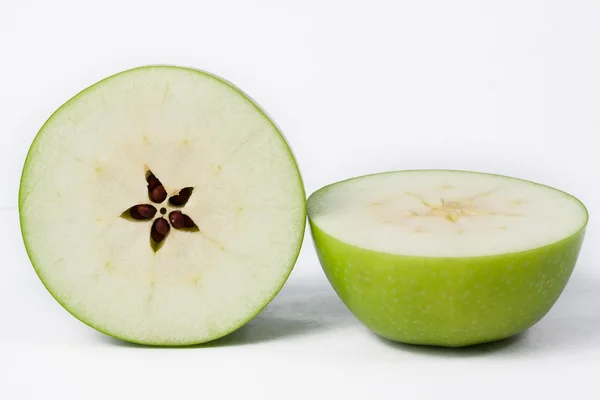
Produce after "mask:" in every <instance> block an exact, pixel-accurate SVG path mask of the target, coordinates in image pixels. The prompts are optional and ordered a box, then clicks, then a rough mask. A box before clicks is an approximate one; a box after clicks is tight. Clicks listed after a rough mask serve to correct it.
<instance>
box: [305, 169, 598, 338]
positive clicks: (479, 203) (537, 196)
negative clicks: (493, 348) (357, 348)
mask: <svg viewBox="0 0 600 400" xmlns="http://www.w3.org/2000/svg"><path fill="white" fill-rule="evenodd" d="M307 209H308V218H309V221H310V227H311V233H312V236H313V240H314V244H315V247H316V250H317V254H318V257H319V260H320V262H321V265H322V267H323V269H324V272H325V274H326V276H327V278H328V279H329V281H330V283H331V285H332V286H333V288H334V289H335V291H336V292H337V294H338V295H339V296H340V298H341V299H342V301H343V302H344V303H345V304H346V306H347V307H348V308H349V309H350V311H351V312H352V313H353V314H354V315H355V316H356V317H357V318H358V319H359V320H360V321H361V322H362V323H363V324H364V325H366V326H367V327H368V328H369V329H370V330H372V331H373V332H375V333H376V334H378V335H380V336H382V337H384V338H386V339H390V340H392V341H398V342H404V343H410V344H421V345H438V346H448V347H459V346H467V345H473V344H478V343H484V342H490V341H495V340H499V339H504V338H508V337H511V336H513V335H515V334H517V333H519V332H522V331H524V330H526V329H527V328H529V327H531V326H532V325H534V324H535V323H537V322H538V321H539V320H540V319H541V318H542V317H543V316H544V315H545V314H546V313H547V312H548V311H549V310H550V308H551V307H552V306H553V304H554V303H555V302H556V300H557V299H558V297H559V296H560V294H561V293H562V291H563V289H564V288H565V286H566V284H567V281H568V280H569V277H570V276H571V273H572V271H573V268H574V266H575V264H576V260H577V258H578V256H579V252H580V248H581V246H582V242H583V239H584V235H585V228H586V226H587V221H588V213H587V210H586V208H585V206H584V205H583V204H582V203H581V202H580V201H579V200H577V199H576V198H574V197H573V196H571V195H569V194H566V193H564V192H562V191H559V190H556V189H553V188H550V187H548V186H544V185H541V184H537V183H533V182H529V181H525V180H521V179H516V178H510V177H505V176H500V175H492V174H485V173H476V172H467V171H443V170H415V171H412V170H411V171H398V172H391V173H381V174H374V175H367V176H362V177H358V178H354V179H349V180H346V181H342V182H338V183H335V184H332V185H329V186H326V187H324V188H322V189H320V190H318V191H316V192H315V193H313V194H312V195H311V196H310V197H309V199H308V204H307Z"/></svg>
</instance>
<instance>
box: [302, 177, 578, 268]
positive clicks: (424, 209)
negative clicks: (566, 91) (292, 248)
mask: <svg viewBox="0 0 600 400" xmlns="http://www.w3.org/2000/svg"><path fill="white" fill-rule="evenodd" d="M459 203H460V204H459ZM461 206H462V209H461V208H460V207H461ZM308 213H309V216H310V218H311V220H312V222H313V223H314V224H315V225H316V226H318V227H319V228H320V229H321V230H323V231H324V232H325V233H327V234H329V235H330V236H333V237H335V238H337V239H339V240H341V241H343V242H346V243H349V244H352V245H355V246H358V247H362V248H366V249H370V250H376V251H381V252H386V253H393V254H403V255H415V256H430V257H469V256H484V255H493V254H503V253H509V252H516V251H522V250H527V249H533V248H537V247H540V246H544V245H548V244H551V243H554V242H557V241H559V240H561V239H564V238H567V237H568V236H570V235H572V234H574V233H576V232H577V231H578V230H580V229H581V228H582V227H583V226H584V224H585V223H586V221H587V212H586V210H585V208H584V206H583V205H582V204H581V203H580V202H579V201H578V200H577V199H575V198H574V197H572V196H570V195H568V194H566V193H564V192H561V191H558V190H556V189H552V188H549V187H546V186H542V185H538V184H534V183H531V182H527V181H523V180H518V179H514V178H507V177H502V176H497V175H488V174H478V173H469V172H460V171H404V172H395V173H388V174H378V175H370V176H366V177H360V178H357V179H351V180H347V181H344V182H341V183H338V184H334V185H331V186H329V187H326V188H324V189H322V190H320V191H318V192H316V193H315V194H313V195H312V196H311V197H310V199H309V201H308Z"/></svg>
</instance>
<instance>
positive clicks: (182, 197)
mask: <svg viewBox="0 0 600 400" xmlns="http://www.w3.org/2000/svg"><path fill="white" fill-rule="evenodd" d="M19 212H20V221H21V229H22V234H23V239H24V242H25V246H26V250H27V252H28V255H29V258H30V260H31V262H32V264H33V266H34V268H35V270H36V272H37V274H38V275H39V278H40V279H41V281H42V282H43V284H44V285H45V286H46V288H47V289H48V291H49V292H50V293H51V294H52V295H53V296H54V298H55V299H56V300H57V301H58V302H59V303H60V304H61V305H62V306H63V307H64V308H65V309H66V310H68V311H69V312H70V313H71V314H72V315H73V316H75V317H76V318H78V319H79V320H81V321H82V322H84V323H86V324H88V325H90V326H91V327H93V328H96V329H97V330H99V331H102V332H104V333H106V334H108V335H111V336H114V337H117V338H120V339H123V340H125V341H130V342H135V343H141V344H148V345H165V346H177V345H191V344H198V343H203V342H207V341H210V340H214V339H217V338H219V337H222V336H224V335H226V334H228V333H230V332H232V331H234V330H236V329H237V328H239V327H241V326H242V325H244V324H245V323H246V322H248V321H249V320H250V319H252V318H253V317H254V316H255V315H256V314H257V313H258V312H259V311H260V310H261V309H263V308H264V307H265V306H266V305H267V304H268V303H269V302H270V301H271V300H272V299H273V297H274V296H275V295H276V294H277V293H278V291H279V290H280V289H281V287H282V286H283V285H284V283H285V281H286V279H287V277H288V276H289V274H290V272H291V270H292V268H293V266H294V264H295V261H296V258H297V256H298V253H299V251H300V247H301V243H302V239H303V235H304V228H305V225H306V209H305V192H304V188H303V184H302V179H301V176H300V173H299V170H298V167H297V164H296V161H295V159H294V156H293V155H292V152H291V151H290V148H289V146H288V144H287V142H286V140H285V139H284V137H283V136H282V134H281V133H280V131H279V130H278V128H277V127H276V126H275V124H274V123H273V122H272V121H271V119H269V117H267V115H266V114H265V113H264V112H263V111H261V109H260V108H259V107H258V106H257V104H256V103H254V102H253V101H252V100H251V99H250V98H249V97H248V96H247V95H245V94H244V93H242V92H241V91H240V90H239V89H238V88H236V87H234V86H233V85H232V84H230V83H228V82H226V81H224V80H222V79H220V78H218V77H216V76H214V75H211V74H209V73H206V72H202V71H199V70H195V69H188V68H182V67H175V66H147V67H140V68H135V69H131V70H128V71H124V72H121V73H119V74H116V75H113V76H111V77H109V78H107V79H104V80H102V81H100V82H98V83H96V84H94V85H93V86H91V87H89V88H87V89H85V90H84V91H82V92H81V93H79V94H77V95H76V96H75V97H73V98H72V99H70V100H69V101H68V102H67V103H65V104H64V105H63V106H62V107H60V109H59V110H58V111H56V112H55V113H54V114H53V115H52V116H51V117H50V119H49V120H48V121H47V122H46V123H45V124H44V126H43V127H42V129H41V130H40V132H39V133H38V135H37V136H36V138H35V140H34V142H33V144H32V145H31V148H30V151H29V153H28V155H27V159H26V162H25V165H24V168H23V173H22V180H21V186H20V192H19Z"/></svg>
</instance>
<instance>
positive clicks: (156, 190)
mask: <svg viewBox="0 0 600 400" xmlns="http://www.w3.org/2000/svg"><path fill="white" fill-rule="evenodd" d="M146 182H147V183H148V198H149V199H150V201H151V202H152V203H155V204H158V205H161V204H163V203H164V202H165V200H167V196H168V195H167V191H166V190H165V187H164V186H163V184H162V183H161V182H160V180H159V179H158V178H157V177H156V176H155V175H154V174H153V173H152V171H148V172H147V173H146ZM193 191H194V188H193V187H184V188H183V189H181V190H179V191H178V192H177V194H175V195H173V196H171V197H169V200H168V202H167V204H166V207H165V206H163V207H161V208H160V210H157V208H156V207H155V206H153V205H152V204H137V205H135V206H133V207H131V208H129V209H127V210H126V211H125V212H124V213H123V214H121V217H123V218H125V219H128V220H132V221H151V220H153V222H152V226H151V227H150V244H151V246H152V249H153V250H154V251H155V252H156V251H158V250H159V249H160V248H161V247H162V245H163V244H164V241H165V239H166V237H167V236H168V234H169V232H170V230H171V226H172V227H173V228H174V229H177V230H184V231H190V232H194V231H195V232H197V231H199V229H198V226H197V225H196V224H195V223H194V221H193V220H192V218H190V217H189V216H188V215H186V214H184V213H183V212H182V211H181V210H178V209H177V208H183V207H184V206H185V205H186V204H187V202H188V200H189V199H190V197H191V196H192V192H193ZM173 208H175V209H174V210H172V211H170V212H169V215H168V219H165V218H164V217H163V216H164V215H166V214H167V211H168V210H171V209H173ZM157 212H160V216H159V217H158V218H156V219H155V218H154V217H155V216H156V213H157Z"/></svg>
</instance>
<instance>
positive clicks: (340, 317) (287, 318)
mask: <svg viewBox="0 0 600 400" xmlns="http://www.w3.org/2000/svg"><path fill="white" fill-rule="evenodd" d="M349 324H355V325H359V322H358V321H357V320H356V319H355V318H354V316H353V315H352V314H351V313H350V311H348V309H347V308H346V307H345V306H344V304H343V303H342V301H341V300H340V299H339V298H338V297H337V295H336V294H335V292H334V291H333V289H332V288H331V286H330V285H329V283H328V282H327V280H326V279H325V278H324V277H323V278H322V279H319V278H316V277H310V278H309V277H297V278H296V277H290V279H289V280H288V282H287V283H286V285H285V286H284V287H283V289H281V291H280V292H279V294H278V295H277V296H276V297H275V298H274V299H273V301H271V303H270V304H269V305H268V306H267V307H266V308H265V309H263V310H262V311H261V312H260V313H259V314H258V315H257V316H256V317H254V318H253V319H252V320H251V321H250V322H248V323H247V324H246V325H244V326H242V327H241V328H239V329H238V330H236V331H234V332H232V333H230V334H229V335H226V336H224V337H222V338H220V339H216V340H214V341H212V342H208V343H204V344H200V345H195V346H191V347H222V346H239V345H246V344H254V343H259V342H266V341H271V340H278V339H283V338H290V337H293V336H299V335H307V334H313V333H319V332H324V331H327V330H331V329H338V328H342V327H344V326H347V325H349ZM102 336H103V337H104V340H105V341H107V342H108V343H110V344H111V345H117V346H126V347H150V346H144V345H138V344H134V343H129V342H124V341H121V340H119V339H115V338H113V337H110V336H106V335H102ZM152 347H156V346H152ZM159 347H160V346H159ZM187 347H190V346H187Z"/></svg>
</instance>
